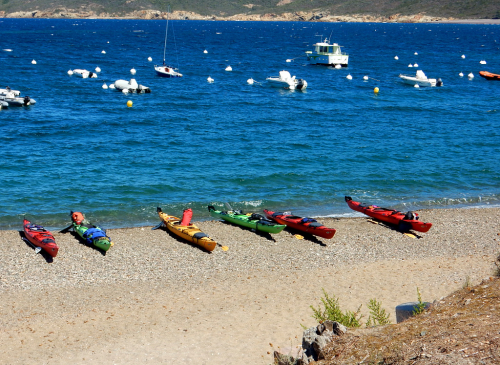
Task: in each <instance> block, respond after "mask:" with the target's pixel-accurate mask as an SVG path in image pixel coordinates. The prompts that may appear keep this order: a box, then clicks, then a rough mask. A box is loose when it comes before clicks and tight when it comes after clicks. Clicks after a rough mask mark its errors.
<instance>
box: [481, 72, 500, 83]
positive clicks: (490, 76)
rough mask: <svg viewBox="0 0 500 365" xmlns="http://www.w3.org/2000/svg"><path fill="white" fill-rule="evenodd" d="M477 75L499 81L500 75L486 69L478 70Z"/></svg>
mask: <svg viewBox="0 0 500 365" xmlns="http://www.w3.org/2000/svg"><path fill="white" fill-rule="evenodd" d="M479 75H480V76H482V77H484V78H485V79H486V80H496V81H500V75H498V74H494V73H491V72H488V71H479Z"/></svg>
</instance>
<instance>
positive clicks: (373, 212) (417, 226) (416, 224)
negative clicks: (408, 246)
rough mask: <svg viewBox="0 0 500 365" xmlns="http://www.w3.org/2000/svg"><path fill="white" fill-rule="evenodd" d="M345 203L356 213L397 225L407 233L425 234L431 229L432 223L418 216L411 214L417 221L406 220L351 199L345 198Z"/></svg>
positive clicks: (393, 213) (397, 212) (387, 211)
mask: <svg viewBox="0 0 500 365" xmlns="http://www.w3.org/2000/svg"><path fill="white" fill-rule="evenodd" d="M345 201H346V203H347V205H348V206H349V208H351V209H352V210H355V211H357V212H360V213H363V214H366V215H367V216H369V217H372V218H374V219H377V220H380V221H382V222H386V223H389V224H392V225H397V226H398V227H399V229H401V230H403V231H407V230H410V229H413V230H415V231H418V232H423V233H425V232H427V231H429V229H431V227H432V223H425V222H421V221H420V220H418V214H417V213H413V215H414V216H415V217H416V218H417V219H406V218H405V217H406V214H405V213H402V212H399V211H397V210H394V209H386V208H380V207H377V206H375V205H363V204H361V203H359V202H355V201H354V200H352V198H351V197H349V196H346V197H345Z"/></svg>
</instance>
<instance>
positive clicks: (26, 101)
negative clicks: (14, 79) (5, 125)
mask: <svg viewBox="0 0 500 365" xmlns="http://www.w3.org/2000/svg"><path fill="white" fill-rule="evenodd" d="M0 104H1V105H2V106H4V107H6V106H29V105H35V104H36V100H35V99H31V98H30V97H29V96H21V92H20V91H19V90H11V89H10V88H9V87H7V88H6V89H0ZM6 104H7V105H6Z"/></svg>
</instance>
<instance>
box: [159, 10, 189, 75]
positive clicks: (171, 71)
mask: <svg viewBox="0 0 500 365" xmlns="http://www.w3.org/2000/svg"><path fill="white" fill-rule="evenodd" d="M169 14H170V6H169V7H168V11H167V26H166V28H165V43H164V45H163V65H161V66H158V65H155V71H156V74H157V75H158V76H161V77H182V74H181V73H180V72H179V71H178V69H177V68H174V67H172V66H168V65H167V64H165V53H166V51H167V35H168V16H169Z"/></svg>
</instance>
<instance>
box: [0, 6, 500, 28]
mask: <svg viewBox="0 0 500 365" xmlns="http://www.w3.org/2000/svg"><path fill="white" fill-rule="evenodd" d="M166 17H167V13H166V12H162V11H159V10H136V11H132V12H130V13H128V14H126V15H117V14H112V13H102V14H97V13H96V12H94V11H90V10H89V11H80V10H77V9H60V8H57V9H45V10H40V9H37V10H32V11H17V12H12V13H6V12H5V11H0V18H6V19H8V18H23V19H30V18H43V19H91V20H97V19H101V20H106V19H107V20H109V19H122V20H126V19H128V20H132V19H137V20H138V19H140V20H155V19H166ZM169 19H171V20H205V21H303V22H318V23H338V22H347V23H449V24H489V25H496V24H500V19H458V18H452V17H442V16H430V15H427V14H426V13H425V12H422V13H417V14H411V15H402V14H393V15H386V16H383V15H368V14H352V15H341V14H338V15H333V14H330V12H329V11H321V10H317V11H298V12H294V13H281V14H277V13H265V14H235V15H232V16H217V15H201V14H197V13H194V12H191V11H173V12H171V13H170V14H169Z"/></svg>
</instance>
